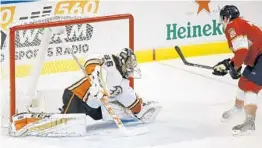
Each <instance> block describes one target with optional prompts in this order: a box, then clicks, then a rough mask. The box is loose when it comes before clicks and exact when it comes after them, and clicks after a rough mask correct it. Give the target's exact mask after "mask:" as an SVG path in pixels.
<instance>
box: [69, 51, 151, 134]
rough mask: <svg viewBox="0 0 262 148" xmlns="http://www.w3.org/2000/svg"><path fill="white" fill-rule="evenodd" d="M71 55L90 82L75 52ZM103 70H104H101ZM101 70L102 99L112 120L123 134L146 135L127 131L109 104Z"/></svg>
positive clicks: (142, 132)
mask: <svg viewBox="0 0 262 148" xmlns="http://www.w3.org/2000/svg"><path fill="white" fill-rule="evenodd" d="M71 54H72V56H73V58H74V60H75V61H76V63H77V65H78V66H79V68H80V69H81V70H82V72H83V73H84V75H85V76H86V77H87V78H88V80H90V77H89V75H88V74H87V72H86V71H85V69H84V67H83V66H82V65H81V64H80V62H79V60H78V58H77V57H76V56H75V54H74V53H73V51H71ZM101 70H102V69H101ZM101 70H100V74H99V78H100V79H101V81H102V84H101V85H102V87H103V90H104V96H103V97H102V99H100V101H101V103H102V105H103V106H104V107H105V108H106V110H107V112H108V113H109V115H110V116H111V117H112V119H113V120H114V122H115V123H116V125H117V127H118V128H119V129H121V130H122V131H123V133H125V134H126V135H129V136H130V135H141V134H144V133H146V132H147V130H145V129H144V130H139V131H136V132H131V131H129V130H127V129H126V128H125V126H124V124H123V122H122V121H121V120H120V118H119V117H118V116H117V115H116V114H115V112H114V110H113V108H112V107H111V105H110V104H109V103H108V97H109V96H110V94H109V93H108V92H107V89H106V86H105V83H104V81H103V79H102V74H101V72H102V71H101Z"/></svg>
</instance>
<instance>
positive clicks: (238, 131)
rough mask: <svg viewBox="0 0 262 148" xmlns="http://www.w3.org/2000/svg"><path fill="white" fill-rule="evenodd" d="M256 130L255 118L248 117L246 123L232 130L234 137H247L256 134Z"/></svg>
mask: <svg viewBox="0 0 262 148" xmlns="http://www.w3.org/2000/svg"><path fill="white" fill-rule="evenodd" d="M255 129H256V126H255V119H254V117H247V119H246V120H245V122H244V123H243V124H240V125H236V126H234V127H233V129H232V134H233V135H234V136H241V135H246V134H250V133H252V132H254V131H255Z"/></svg>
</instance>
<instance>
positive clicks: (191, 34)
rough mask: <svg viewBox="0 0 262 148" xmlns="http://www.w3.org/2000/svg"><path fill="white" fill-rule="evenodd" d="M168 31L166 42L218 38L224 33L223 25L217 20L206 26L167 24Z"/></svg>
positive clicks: (188, 23)
mask: <svg viewBox="0 0 262 148" xmlns="http://www.w3.org/2000/svg"><path fill="white" fill-rule="evenodd" d="M166 29H167V37H166V40H176V39H185V38H196V37H205V36H216V35H222V34H223V33H224V27H223V25H222V24H220V23H218V22H217V20H212V23H210V24H205V25H202V24H201V25H192V24H191V23H190V22H187V25H186V26H179V25H178V24H167V25H166Z"/></svg>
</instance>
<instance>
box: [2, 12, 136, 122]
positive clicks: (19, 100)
mask: <svg viewBox="0 0 262 148" xmlns="http://www.w3.org/2000/svg"><path fill="white" fill-rule="evenodd" d="M60 27H64V28H65V30H66V31H65V32H64V33H62V34H57V33H58V32H52V34H49V35H48V36H46V32H45V31H46V30H47V29H49V28H54V29H53V30H55V29H56V28H60ZM124 47H130V48H132V49H134V20H133V17H132V15H131V14H119V15H109V16H99V17H90V18H83V17H69V16H63V17H62V16H53V17H48V18H42V19H39V20H36V21H34V22H28V23H25V22H24V23H23V24H20V25H14V26H13V27H11V28H10V31H9V43H7V45H6V48H7V50H6V51H8V52H6V53H5V58H6V59H5V61H4V64H2V65H4V68H2V69H3V71H2V73H1V75H2V76H1V77H2V80H1V81H2V86H1V87H2V88H4V89H2V92H3V94H2V97H3V98H1V103H2V105H1V116H2V117H1V119H2V123H4V121H5V120H7V121H10V119H11V118H10V117H11V116H13V115H14V114H16V113H20V112H25V111H26V106H27V105H28V103H29V102H30V101H31V99H32V98H33V97H36V96H37V97H39V96H41V99H42V100H41V108H42V110H43V109H44V111H45V112H58V108H59V107H61V106H62V93H63V90H64V89H65V88H66V87H68V86H70V85H71V84H73V83H75V82H76V81H78V80H79V79H81V77H83V76H84V75H83V73H82V72H81V70H80V69H79V67H78V65H77V64H76V62H75V61H74V59H73V57H72V55H71V51H72V52H73V53H74V54H75V55H76V56H77V58H78V59H79V61H80V62H81V64H84V59H85V58H86V57H87V56H89V55H93V54H106V53H117V52H119V51H120V50H121V49H122V48H124ZM8 49H9V50H8ZM130 85H131V86H133V80H132V79H131V81H130Z"/></svg>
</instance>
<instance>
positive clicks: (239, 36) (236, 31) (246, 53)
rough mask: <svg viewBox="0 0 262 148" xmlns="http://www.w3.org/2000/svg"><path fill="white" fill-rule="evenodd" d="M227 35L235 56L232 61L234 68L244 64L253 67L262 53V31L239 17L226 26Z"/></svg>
mask: <svg viewBox="0 0 262 148" xmlns="http://www.w3.org/2000/svg"><path fill="white" fill-rule="evenodd" d="M225 35H226V38H227V40H228V44H229V47H230V48H231V49H232V51H233V52H234V54H235V55H234V57H233V59H232V61H233V62H234V66H235V67H240V66H241V65H242V64H243V63H244V64H245V65H249V66H253V65H254V63H255V60H256V58H257V56H258V55H260V54H261V53H262V29H261V28H259V26H257V25H254V24H251V23H250V22H249V21H246V20H244V19H243V18H240V17H238V18H236V19H234V21H231V22H230V23H229V24H228V25H227V26H226V29H225Z"/></svg>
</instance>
